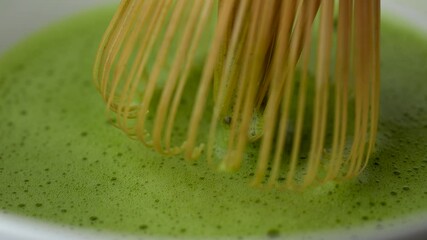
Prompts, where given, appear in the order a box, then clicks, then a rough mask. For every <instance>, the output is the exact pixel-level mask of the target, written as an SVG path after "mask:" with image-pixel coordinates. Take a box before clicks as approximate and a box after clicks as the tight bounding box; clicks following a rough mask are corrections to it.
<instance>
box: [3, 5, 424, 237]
mask: <svg viewBox="0 0 427 240" xmlns="http://www.w3.org/2000/svg"><path fill="white" fill-rule="evenodd" d="M117 2H118V0H72V1H70V0H55V1H54V0H13V1H2V0H0V56H1V54H2V53H3V52H4V51H5V50H7V49H8V48H10V47H11V46H13V45H14V44H15V43H16V42H17V41H19V40H20V39H22V38H25V37H26V36H28V35H29V34H31V33H32V32H34V31H36V30H38V29H40V28H42V27H44V26H46V25H48V24H50V23H51V22H53V21H56V20H58V19H61V18H64V17H66V16H68V15H72V14H73V13H75V12H78V11H81V10H84V9H88V8H91V7H95V6H97V5H99V4H106V3H117ZM382 7H383V13H384V16H385V17H386V18H387V16H393V18H395V17H398V18H400V19H401V21H403V22H406V23H408V24H409V25H410V26H413V27H414V28H416V29H417V30H418V31H421V32H424V33H425V34H426V39H427V1H425V0H384V1H383V2H382ZM426 41H427V40H426ZM416 219H418V220H409V221H407V222H408V223H407V224H405V225H400V226H399V225H397V226H399V227H396V228H394V229H393V230H390V229H389V230H386V231H384V232H380V233H378V231H376V232H374V231H372V230H370V229H369V228H366V227H365V228H362V227H361V228H360V229H357V230H352V232H347V231H344V230H342V231H340V230H335V231H333V232H332V231H329V232H328V231H325V232H316V233H312V234H311V236H310V239H318V238H322V239H351V238H352V235H353V233H357V235H358V236H359V238H360V239H372V240H374V239H375V240H376V239H378V240H399V239H427V216H425V217H421V218H420V217H419V216H418V217H417V218H416ZM304 237H307V235H305V236H304ZM138 238H139V237H135V236H120V235H114V234H99V233H94V232H91V231H87V230H81V229H77V230H70V229H69V228H64V227H60V226H55V225H51V224H47V223H43V222H39V221H36V220H33V219H27V218H24V217H19V216H13V215H10V214H7V215H6V214H1V213H0V239H3V240H18V239H19V240H27V239H40V240H41V239H43V240H49V239H138ZM300 238H302V237H300V236H294V237H292V238H291V239H300ZM144 239H147V237H145V238H144ZM149 239H158V238H153V237H149ZM287 239H289V238H287Z"/></svg>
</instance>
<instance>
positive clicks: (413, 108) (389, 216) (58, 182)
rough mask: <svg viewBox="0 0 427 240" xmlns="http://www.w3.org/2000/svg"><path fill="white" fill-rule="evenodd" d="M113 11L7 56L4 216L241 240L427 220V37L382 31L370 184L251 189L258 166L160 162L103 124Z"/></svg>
mask: <svg viewBox="0 0 427 240" xmlns="http://www.w3.org/2000/svg"><path fill="white" fill-rule="evenodd" d="M113 10H114V9H104V10H99V11H96V12H91V13H88V14H84V15H79V16H78V17H76V18H74V19H70V20H68V21H66V22H63V23H61V24H59V25H56V26H53V27H51V28H49V29H47V30H44V31H42V32H40V33H39V34H38V35H36V36H34V37H32V38H30V39H28V40H26V41H24V42H23V43H21V44H20V45H18V46H17V47H16V48H14V49H12V50H11V51H9V52H8V53H7V54H6V55H4V56H3V57H2V58H1V60H0V119H1V123H0V208H1V209H2V211H3V212H6V213H11V214H15V213H16V214H19V215H24V216H29V217H32V218H36V219H42V220H43V221H48V222H52V223H58V224H62V225H67V226H81V227H84V228H89V229H95V230H101V231H108V232H118V233H126V234H135V235H154V236H236V237H237V236H248V235H251V236H254V235H255V236H266V235H267V236H271V237H274V236H278V235H289V234H294V233H301V232H311V231H323V230H331V229H338V228H339V229H351V228H357V227H360V226H365V225H366V226H371V227H373V228H378V229H384V228H391V227H393V226H392V225H391V224H390V222H389V221H390V220H396V219H402V220H401V222H404V221H405V220H404V219H407V217H408V216H414V215H422V214H423V213H427V184H426V183H427V180H426V176H427V150H426V149H427V83H426V82H425V78H426V77H425V76H427V65H426V64H425V62H426V61H425V59H426V58H427V45H426V44H425V43H426V42H427V39H425V38H423V37H421V36H419V35H417V33H415V32H412V31H410V30H407V29H404V28H400V27H398V26H396V25H393V24H391V23H387V22H384V23H383V26H382V61H381V62H382V93H381V94H382V96H381V97H382V98H381V118H380V119H381V120H380V121H381V122H380V126H379V137H378V141H377V151H376V152H375V154H374V155H373V157H372V159H371V161H370V164H369V166H368V167H367V169H366V170H365V171H364V172H363V173H362V175H360V176H359V177H358V178H356V179H353V180H351V181H349V182H344V183H329V184H326V185H323V186H321V187H315V188H310V189H307V190H306V191H304V192H287V191H275V190H272V191H264V190H259V189H253V188H250V187H249V186H248V182H249V180H250V179H251V177H252V175H253V173H252V172H253V170H252V169H251V168H250V167H246V168H244V169H242V170H241V171H239V172H237V173H235V174H228V173H220V172H215V171H213V170H212V169H210V168H209V167H208V166H206V164H205V161H203V159H201V160H199V161H198V162H195V163H194V164H188V163H186V162H185V161H184V160H183V159H182V158H181V157H180V156H178V157H165V156H161V155H159V154H157V153H155V152H154V151H152V150H151V149H148V148H146V147H144V146H143V145H142V144H141V143H140V142H137V141H133V140H130V139H129V138H128V137H126V136H125V135H124V134H123V133H122V131H120V130H118V129H115V128H114V127H112V126H111V125H110V124H109V123H108V122H107V121H106V120H105V119H106V118H105V116H104V110H105V105H104V103H103V102H102V100H101V97H100V96H99V94H98V92H97V91H96V90H95V87H94V86H93V82H92V79H91V77H92V75H91V71H92V66H93V61H94V57H95V53H96V50H97V46H98V44H99V41H100V39H101V36H102V34H103V32H104V30H105V28H106V26H107V24H108V21H109V20H110V18H111V16H112V13H113ZM184 104H185V103H184ZM249 162H251V161H249ZM253 162H255V159H254V160H253ZM247 165H248V164H247ZM399 221H400V220H399Z"/></svg>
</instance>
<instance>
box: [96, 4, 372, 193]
mask: <svg viewBox="0 0 427 240" xmlns="http://www.w3.org/2000/svg"><path fill="white" fill-rule="evenodd" d="M335 3H337V4H335ZM336 6H338V7H337V11H338V15H337V19H336V21H337V25H335V23H334V11H335V8H336ZM379 15H380V1H379V0H341V1H339V2H335V1H330V0H313V1H308V0H271V1H263V0H247V1H242V0H205V1H197V0H179V1H178V0H160V1H154V0H144V1H139V0H123V1H122V3H121V4H120V6H119V9H118V11H117V13H116V15H115V16H114V18H113V20H112V22H111V24H110V26H109V27H108V29H107V31H106V33H105V35H104V38H103V40H102V42H101V45H100V48H99V52H98V56H97V59H96V62H95V69H94V73H93V74H94V78H95V86H96V87H97V88H98V90H99V91H100V93H101V95H102V97H103V98H104V100H105V101H106V103H107V108H108V109H109V110H110V111H111V113H113V114H111V116H112V117H113V118H114V119H113V120H114V122H115V124H116V125H117V126H118V127H119V128H121V129H123V131H124V132H126V133H127V134H128V135H129V136H132V137H135V138H137V139H139V140H140V141H141V142H143V143H144V144H145V145H147V146H149V147H152V148H154V149H155V150H156V151H158V152H160V153H162V154H167V155H175V154H179V153H183V154H184V156H185V157H186V158H187V159H196V158H198V157H199V156H200V155H202V153H203V152H207V154H206V158H207V161H208V162H209V163H210V164H215V165H217V166H218V167H219V168H221V169H226V170H236V169H238V168H240V167H241V165H242V164H243V163H244V162H245V159H246V158H247V157H248V156H247V148H248V144H249V143H251V142H256V141H258V142H259V147H258V149H257V150H256V151H257V152H258V153H257V154H256V155H255V156H254V157H255V158H257V162H256V164H255V165H254V179H253V181H252V183H253V184H254V185H263V184H267V185H268V186H272V187H278V188H287V189H300V188H305V187H307V186H309V185H314V184H316V183H321V182H324V181H330V180H339V179H343V178H351V177H354V176H356V175H357V174H359V173H360V172H361V171H362V170H363V169H364V168H365V167H366V166H367V163H368V160H369V156H370V155H371V153H372V151H373V150H374V147H375V139H376V134H377V127H378V117H379V115H378V111H379V78H380V72H379V47H380V46H379V29H380V26H379ZM213 21H216V24H215V26H214V25H213V24H212V22H213ZM335 41H336V47H335V46H334V42H335ZM200 52H205V53H206V54H204V55H203V56H202V55H201V54H199V53H200ZM196 69H200V70H201V72H200V73H197V74H200V76H199V77H197V78H194V77H193V74H194V71H196ZM352 91H354V97H353V94H352ZM183 104H189V105H188V106H189V107H190V108H189V109H188V108H185V107H184V105H183ZM177 122H180V123H182V124H181V125H180V126H179V129H180V132H177V131H178V130H176V127H177V126H178V125H177ZM251 148H252V149H253V148H254V147H253V146H251ZM218 160H219V162H218Z"/></svg>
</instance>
